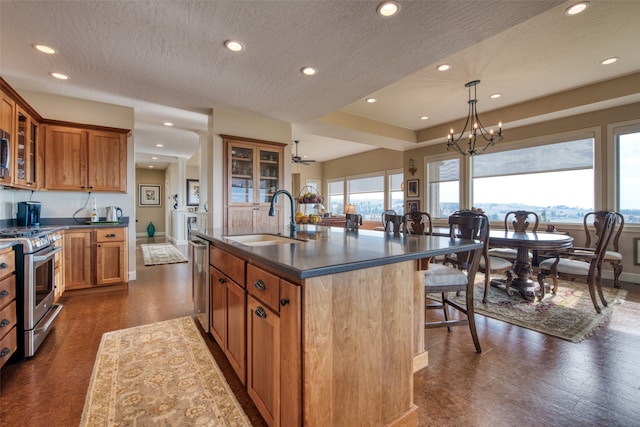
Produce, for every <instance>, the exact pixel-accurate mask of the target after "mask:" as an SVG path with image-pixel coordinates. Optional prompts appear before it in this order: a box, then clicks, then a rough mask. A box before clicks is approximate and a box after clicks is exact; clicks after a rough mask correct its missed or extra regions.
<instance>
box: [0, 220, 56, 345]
mask: <svg viewBox="0 0 640 427" xmlns="http://www.w3.org/2000/svg"><path fill="white" fill-rule="evenodd" d="M61 229H62V227H50V228H39V227H17V228H8V229H2V230H0V240H4V241H7V240H11V241H17V242H18V243H20V244H22V251H21V252H22V255H20V251H16V272H17V273H18V274H17V281H16V287H17V290H16V294H17V303H18V304H20V308H21V309H19V312H22V316H20V317H21V318H20V319H18V328H19V330H18V334H19V338H18V351H17V352H16V354H18V353H20V352H21V350H22V351H23V354H22V355H23V357H31V356H33V355H34V354H35V352H36V350H37V349H38V347H40V344H42V342H43V341H44V339H45V337H46V336H47V335H48V334H49V332H50V331H51V328H52V327H53V323H54V321H55V319H56V317H57V316H58V314H59V313H60V310H62V304H56V303H55V301H54V289H55V276H54V255H55V254H56V253H58V252H59V251H61V250H62V248H61V247H57V246H55V245H54V242H55V241H56V240H58V239H59V238H60V235H59V234H53V233H54V232H56V231H58V230H61Z"/></svg>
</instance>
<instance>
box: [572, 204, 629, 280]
mask: <svg viewBox="0 0 640 427" xmlns="http://www.w3.org/2000/svg"><path fill="white" fill-rule="evenodd" d="M607 213H608V211H597V212H588V213H587V214H585V216H584V218H583V221H582V223H583V226H584V233H585V244H584V247H585V248H588V251H591V252H593V250H594V247H592V246H591V241H592V237H593V236H594V235H595V237H596V238H595V239H593V242H594V244H597V241H598V239H599V238H600V236H601V235H602V224H603V219H604V218H605V217H606V215H607ZM611 213H613V214H614V215H615V216H616V224H615V225H614V227H615V228H616V230H615V234H614V235H613V241H612V242H610V243H611V246H612V247H611V249H613V250H607V251H606V252H605V254H604V260H603V261H604V262H608V263H609V264H611V268H612V269H613V286H614V287H615V288H619V287H620V281H619V279H620V274H622V253H620V251H619V249H618V244H619V240H620V235H621V234H622V229H623V228H624V216H623V215H622V214H621V213H618V212H611ZM592 233H593V234H592ZM607 249H609V248H607Z"/></svg>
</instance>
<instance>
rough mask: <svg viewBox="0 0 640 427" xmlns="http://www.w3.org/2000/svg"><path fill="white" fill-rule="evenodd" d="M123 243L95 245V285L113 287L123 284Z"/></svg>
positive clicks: (99, 243)
mask: <svg viewBox="0 0 640 427" xmlns="http://www.w3.org/2000/svg"><path fill="white" fill-rule="evenodd" d="M126 274H127V272H126V271H125V243H124V242H97V243H96V285H98V286H103V285H113V284H116V283H124V282H126V280H125V275H126Z"/></svg>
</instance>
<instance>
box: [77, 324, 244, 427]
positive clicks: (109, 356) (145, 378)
mask: <svg viewBox="0 0 640 427" xmlns="http://www.w3.org/2000/svg"><path fill="white" fill-rule="evenodd" d="M152 425H153V426H196V425H197V426H250V425H251V423H250V422H249V419H248V418H247V416H246V414H245V413H244V411H243V410H242V407H241V406H240V404H239V403H238V401H237V400H236V398H235V396H234V395H233V392H232V391H231V389H230V388H229V385H228V384H227V382H226V380H225V379H224V376H223V374H222V372H221V371H220V368H219V367H218V365H217V364H216V362H215V361H214V359H213V356H212V355H211V353H210V352H209V349H208V348H207V346H206V344H205V342H204V340H203V338H202V336H201V335H200V332H199V331H198V329H197V327H196V325H195V324H194V322H193V319H192V318H191V317H182V318H179V319H174V320H167V321H164V322H158V323H152V324H150V325H144V326H137V327H134V328H128V329H122V330H119V331H114V332H108V333H106V334H104V335H103V336H102V341H101V342H100V349H99V350H98V355H97V357H96V362H95V365H94V368H93V374H92V376H91V383H90V384H89V391H88V392H87V396H86V399H85V404H84V411H83V413H82V420H81V421H80V426H81V427H83V426H152Z"/></svg>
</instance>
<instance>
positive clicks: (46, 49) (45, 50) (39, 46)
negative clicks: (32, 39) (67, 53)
mask: <svg viewBox="0 0 640 427" xmlns="http://www.w3.org/2000/svg"><path fill="white" fill-rule="evenodd" d="M32 46H33V47H34V48H35V49H37V50H39V51H40V52H42V53H46V54H48V55H53V54H54V53H58V51H57V50H55V49H54V48H52V47H49V46H46V45H43V44H34V45H32Z"/></svg>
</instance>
